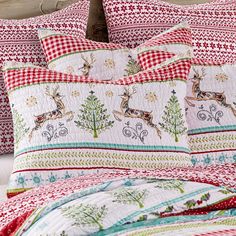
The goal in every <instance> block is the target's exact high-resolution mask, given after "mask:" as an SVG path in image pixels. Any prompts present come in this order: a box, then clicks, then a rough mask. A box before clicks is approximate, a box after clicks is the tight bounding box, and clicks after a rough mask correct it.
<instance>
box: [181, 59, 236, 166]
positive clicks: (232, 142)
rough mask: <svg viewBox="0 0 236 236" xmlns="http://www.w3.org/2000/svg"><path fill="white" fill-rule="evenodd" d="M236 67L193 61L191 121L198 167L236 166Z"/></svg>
mask: <svg viewBox="0 0 236 236" xmlns="http://www.w3.org/2000/svg"><path fill="white" fill-rule="evenodd" d="M235 75H236V64H234V65H230V64H225V65H220V64H219V63H216V62H210V61H209V62H207V61H201V60H193V67H192V69H191V73H190V79H189V81H188V83H187V84H188V88H187V97H186V104H187V111H186V112H187V121H188V126H189V127H188V128H189V131H188V134H189V145H190V149H191V151H192V163H193V164H194V165H195V166H199V165H201V166H207V165H214V164H224V163H236V83H235Z"/></svg>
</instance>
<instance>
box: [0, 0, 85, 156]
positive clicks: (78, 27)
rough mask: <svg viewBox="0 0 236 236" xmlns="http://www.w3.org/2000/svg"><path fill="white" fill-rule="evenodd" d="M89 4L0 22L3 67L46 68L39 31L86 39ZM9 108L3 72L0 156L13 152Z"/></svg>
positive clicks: (0, 97) (0, 46)
mask: <svg viewBox="0 0 236 236" xmlns="http://www.w3.org/2000/svg"><path fill="white" fill-rule="evenodd" d="M88 8H89V2H88V1H87V0H82V1H79V2H78V3H76V4H73V5H71V6H69V7H67V8H65V9H64V10H61V11H60V12H55V13H53V14H50V15H49V16H48V15H46V16H40V17H35V18H30V19H25V20H0V41H1V45H0V68H1V67H2V63H3V62H4V61H5V60H15V61H19V62H31V63H34V64H36V65H40V66H46V60H45V57H44V55H43V51H42V49H41V47H40V43H39V40H38V33H37V30H38V28H51V29H54V30H58V31H60V32H62V33H68V34H73V35H75V36H78V37H82V38H84V37H85V31H86V24H87V17H88ZM10 110H11V109H10V105H9V102H8V97H7V94H6V91H5V86H4V82H3V76H2V72H0V155H1V154H4V153H9V152H13V146H14V145H13V140H14V138H13V124H12V120H11V119H12V118H11V111H10Z"/></svg>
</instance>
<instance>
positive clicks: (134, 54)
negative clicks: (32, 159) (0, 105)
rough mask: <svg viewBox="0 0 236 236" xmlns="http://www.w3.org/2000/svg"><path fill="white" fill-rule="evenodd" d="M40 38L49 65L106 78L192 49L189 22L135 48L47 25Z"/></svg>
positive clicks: (112, 78)
mask: <svg viewBox="0 0 236 236" xmlns="http://www.w3.org/2000/svg"><path fill="white" fill-rule="evenodd" d="M39 38H40V40H41V43H42V48H43V49H44V53H45V55H46V58H47V62H48V68H49V69H51V70H56V71H58V72H63V73H68V74H74V75H79V76H80V75H84V76H92V77H93V78H96V79H103V80H115V79H119V78H121V77H122V76H128V75H132V74H136V73H138V72H139V71H141V70H143V69H147V68H150V66H155V65H157V64H160V63H161V62H163V61H165V60H166V59H168V58H171V57H173V56H174V55H176V54H186V52H188V51H189V53H190V54H191V52H192V37H191V30H190V28H189V25H188V24H187V23H181V24H179V25H177V26H174V27H173V28H171V29H170V30H168V31H166V32H163V33H162V34H160V35H158V36H156V37H154V38H152V39H150V40H149V41H146V42H145V43H144V44H142V45H140V46H139V47H137V48H135V49H133V50H131V49H128V48H125V47H123V46H121V45H117V44H108V43H101V42H93V41H90V40H86V39H83V38H76V37H73V36H68V35H63V34H61V33H58V32H54V31H51V30H47V29H40V30H39ZM140 59H142V60H140Z"/></svg>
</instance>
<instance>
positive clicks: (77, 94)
mask: <svg viewBox="0 0 236 236" xmlns="http://www.w3.org/2000/svg"><path fill="white" fill-rule="evenodd" d="M71 96H72V97H79V96H80V92H79V91H77V90H73V91H72V92H71Z"/></svg>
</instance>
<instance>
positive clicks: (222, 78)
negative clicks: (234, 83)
mask: <svg viewBox="0 0 236 236" xmlns="http://www.w3.org/2000/svg"><path fill="white" fill-rule="evenodd" d="M215 79H216V80H217V81H219V82H225V81H227V80H228V79H229V77H228V76H227V75H226V74H224V73H219V74H217V75H216V76H215Z"/></svg>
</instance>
